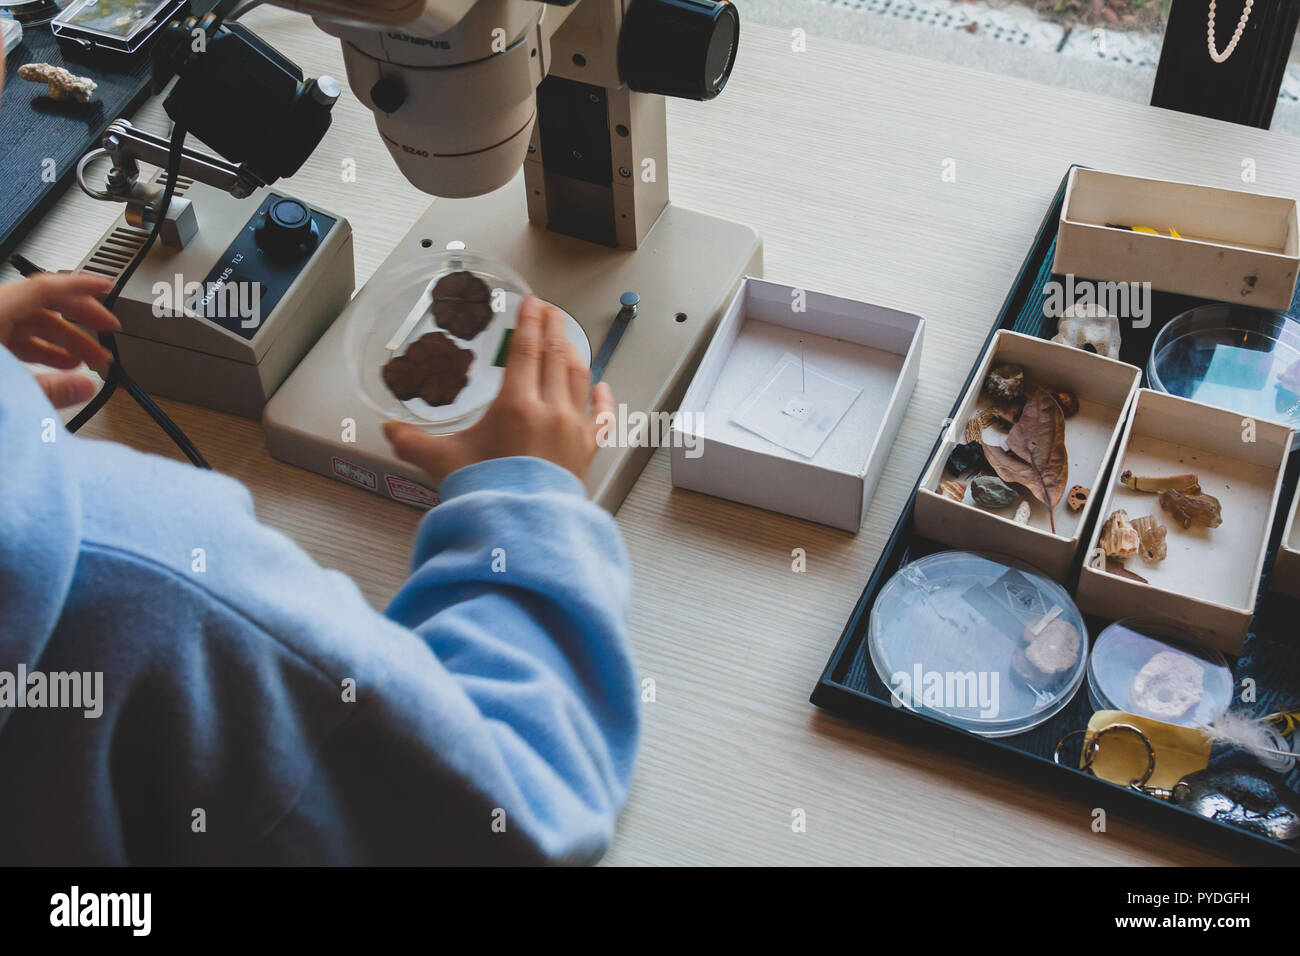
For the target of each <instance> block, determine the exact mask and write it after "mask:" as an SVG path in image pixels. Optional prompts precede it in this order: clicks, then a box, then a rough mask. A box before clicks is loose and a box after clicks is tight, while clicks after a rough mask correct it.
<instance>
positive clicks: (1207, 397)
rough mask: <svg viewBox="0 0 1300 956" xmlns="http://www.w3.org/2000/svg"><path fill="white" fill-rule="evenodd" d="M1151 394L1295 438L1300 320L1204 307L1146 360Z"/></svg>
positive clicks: (1160, 338)
mask: <svg viewBox="0 0 1300 956" xmlns="http://www.w3.org/2000/svg"><path fill="white" fill-rule="evenodd" d="M1147 379H1148V380H1149V381H1150V383H1151V387H1152V388H1154V389H1156V390H1158V391H1161V392H1166V393H1168V394H1170V395H1177V396H1180V397H1182V398H1190V399H1194V400H1195V401H1198V402H1205V403H1206V404H1207V405H1217V406H1219V407H1221V408H1227V409H1231V410H1232V411H1234V412H1240V413H1241V414H1242V415H1243V416H1249V417H1251V418H1257V419H1265V420H1268V421H1275V422H1278V423H1280V424H1282V425H1286V426H1287V427H1288V428H1291V429H1295V430H1296V431H1297V434H1296V436H1295V437H1294V438H1293V440H1292V444H1291V447H1292V448H1293V449H1294V448H1296V447H1297V445H1298V444H1300V321H1297V319H1296V318H1295V317H1294V316H1292V315H1290V314H1288V313H1284V312H1269V311H1267V310H1264V309H1251V308H1247V307H1246V306H1240V305H1225V304H1219V305H1203V306H1198V307H1197V308H1195V309H1190V310H1188V311H1187V312H1183V313H1182V314H1180V315H1177V316H1175V317H1174V318H1173V319H1171V320H1170V321H1169V322H1168V324H1166V325H1165V327H1164V328H1162V329H1161V330H1160V333H1159V334H1158V335H1157V336H1156V340H1155V343H1154V344H1153V345H1152V347H1151V356H1150V358H1149V359H1148V360H1147Z"/></svg>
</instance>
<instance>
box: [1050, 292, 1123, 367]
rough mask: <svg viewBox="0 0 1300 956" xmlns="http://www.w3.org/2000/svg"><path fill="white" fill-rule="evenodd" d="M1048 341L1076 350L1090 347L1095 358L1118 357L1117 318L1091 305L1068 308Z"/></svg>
mask: <svg viewBox="0 0 1300 956" xmlns="http://www.w3.org/2000/svg"><path fill="white" fill-rule="evenodd" d="M1052 341H1053V342H1060V343H1061V344H1062V345H1072V346H1074V347H1075V348H1076V349H1081V348H1086V347H1089V346H1091V348H1092V350H1093V351H1094V352H1096V353H1097V354H1098V355H1102V356H1105V357H1106V358H1119V345H1120V336H1119V319H1117V318H1116V317H1115V316H1113V315H1110V314H1109V313H1107V312H1106V310H1105V309H1103V308H1101V307H1100V306H1098V305H1095V304H1086V305H1083V306H1082V308H1080V306H1079V305H1078V304H1076V305H1072V306H1070V307H1069V308H1068V309H1066V310H1065V314H1064V315H1062V316H1061V318H1060V321H1059V322H1058V323H1057V326H1056V335H1055V336H1053V338H1052Z"/></svg>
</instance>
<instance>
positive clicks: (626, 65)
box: [618, 0, 740, 100]
mask: <svg viewBox="0 0 1300 956" xmlns="http://www.w3.org/2000/svg"><path fill="white" fill-rule="evenodd" d="M739 40H740V14H739V13H737V12H736V8H735V7H734V6H732V4H731V2H730V0H633V3H632V6H631V7H630V8H629V9H628V11H627V15H626V16H625V17H624V18H623V31H622V33H621V34H620V35H619V48H618V65H619V70H620V72H621V73H622V74H623V79H624V80H626V81H627V85H628V86H630V87H631V88H632V89H634V90H636V91H637V92H638V93H660V94H663V95H664V96H676V97H680V98H682V99H688V100H711V99H713V98H714V97H715V96H717V95H718V94H719V93H721V92H722V88H723V87H724V86H726V85H727V78H728V77H730V76H731V68H732V67H733V66H734V65H735V63H736V44H737V43H738V42H739Z"/></svg>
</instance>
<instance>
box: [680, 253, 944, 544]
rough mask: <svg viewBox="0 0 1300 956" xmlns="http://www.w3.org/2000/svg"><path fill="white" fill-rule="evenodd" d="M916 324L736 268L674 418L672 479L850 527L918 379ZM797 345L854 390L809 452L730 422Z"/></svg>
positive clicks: (857, 521) (858, 520)
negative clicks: (729, 296)
mask: <svg viewBox="0 0 1300 956" xmlns="http://www.w3.org/2000/svg"><path fill="white" fill-rule="evenodd" d="M924 328H925V320H924V319H922V318H921V317H920V316H919V315H913V314H911V313H907V312H899V311H896V310H894V309H886V308H882V307H880V306H874V305H868V304H866V303H863V302H855V301H853V300H851V299H844V298H840V297H838V296H833V295H825V294H823V293H818V292H809V291H806V290H802V289H798V288H795V287H791V286H786V285H780V284H777V283H774V282H766V281H764V280H762V279H754V278H749V277H747V278H745V279H744V280H743V281H742V282H741V284H740V288H739V290H737V292H736V296H735V298H734V299H733V300H732V303H731V306H730V307H729V308H728V309H727V312H726V314H725V315H723V317H722V320H721V321H720V322H719V323H718V329H717V332H716V333H715V334H714V337H713V340H712V341H711V342H710V343H709V347H708V350H707V351H706V352H705V354H704V358H703V360H701V362H700V366H699V369H698V370H697V371H696V373H695V378H694V379H693V380H692V381H691V384H690V387H689V388H688V389H687V391H686V396H685V397H684V398H683V399H682V404H681V408H680V414H679V415H677V416H675V417H674V424H673V431H672V455H671V460H672V480H673V485H674V486H676V487H678V488H688V489H690V490H692V491H700V492H704V493H705V494H710V495H717V496H718V497H720V498H727V499H730V500H732V501H738V502H741V503H743V504H748V505H754V506H756V507H759V508H767V509H769V510H771V511H779V512H781V513H783V514H788V515H793V516H794V517H796V518H803V519H806V520H808V521H816V522H818V523H820V524H826V525H831V526H832V527H836V528H842V529H843V530H845V531H852V532H856V531H858V529H859V528H860V527H861V526H862V517H863V515H864V514H865V513H866V509H867V503H868V502H869V501H870V500H871V494H872V492H873V491H874V490H875V487H876V482H877V481H878V480H879V478H880V473H881V470H882V469H883V468H884V465H885V459H886V457H887V455H888V451H889V447H890V445H891V444H892V443H893V440H894V435H895V434H896V433H897V432H898V426H899V423H900V422H901V421H902V418H903V413H904V411H905V410H906V408H907V402H908V399H909V398H910V396H911V394H912V388H913V386H914V385H915V384H916V373H917V367H918V365H919V364H920V355H921V340H922V334H923V330H924ZM801 343H802V345H801ZM801 348H802V354H803V362H804V363H805V364H806V367H807V369H809V370H817V371H819V372H821V373H824V374H826V375H828V376H831V377H833V378H835V379H836V380H838V381H841V382H844V383H846V384H849V385H851V386H853V387H857V388H861V389H862V391H861V393H860V394H859V395H858V396H857V398H856V400H855V401H854V402H853V404H852V405H851V406H850V407H849V409H848V411H847V412H846V413H845V414H844V417H843V418H842V419H840V420H839V422H838V424H837V425H836V426H835V427H834V429H833V430H832V431H831V432H830V434H829V436H828V437H827V438H826V439H825V441H824V443H823V444H822V445H821V447H820V448H819V449H817V451H816V452H815V453H814V454H813V456H812V457H810V458H808V457H804V456H802V455H799V454H798V453H796V452H794V451H790V450H789V449H786V448H783V447H782V446H780V445H778V444H776V443H774V442H772V441H769V440H768V439H766V438H763V437H761V436H759V435H758V434H756V433H754V432H752V431H749V430H748V429H746V428H744V427H742V426H740V425H738V424H736V423H735V422H733V421H732V420H731V419H732V415H733V414H734V413H735V412H736V410H737V408H738V407H739V406H740V405H741V404H742V403H743V402H744V401H745V400H746V399H747V398H748V397H749V395H750V393H751V392H752V390H753V389H754V387H755V386H756V385H758V384H759V383H760V382H761V381H762V380H763V379H764V378H765V377H766V376H767V374H768V372H769V371H770V370H771V369H772V368H773V366H775V365H776V364H777V363H778V362H779V361H780V360H781V358H782V356H784V355H785V354H787V353H790V354H793V355H796V356H798V355H800V352H801Z"/></svg>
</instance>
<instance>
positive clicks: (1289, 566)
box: [1269, 488, 1300, 598]
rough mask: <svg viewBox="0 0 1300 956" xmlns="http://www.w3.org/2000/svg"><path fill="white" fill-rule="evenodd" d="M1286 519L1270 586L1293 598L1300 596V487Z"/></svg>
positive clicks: (1274, 560)
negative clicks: (1298, 516)
mask: <svg viewBox="0 0 1300 956" xmlns="http://www.w3.org/2000/svg"><path fill="white" fill-rule="evenodd" d="M1288 514H1289V517H1288V518H1287V519H1286V530H1284V531H1283V532H1282V541H1281V543H1280V544H1279V545H1278V547H1277V557H1275V558H1274V559H1273V573H1272V575H1271V576H1270V577H1269V588H1270V590H1273V591H1280V592H1281V593H1282V594H1288V595H1290V596H1291V597H1293V598H1300V518H1297V517H1296V516H1297V515H1300V488H1296V493H1295V495H1294V496H1293V497H1292V499H1291V510H1290V511H1289V512H1288Z"/></svg>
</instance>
